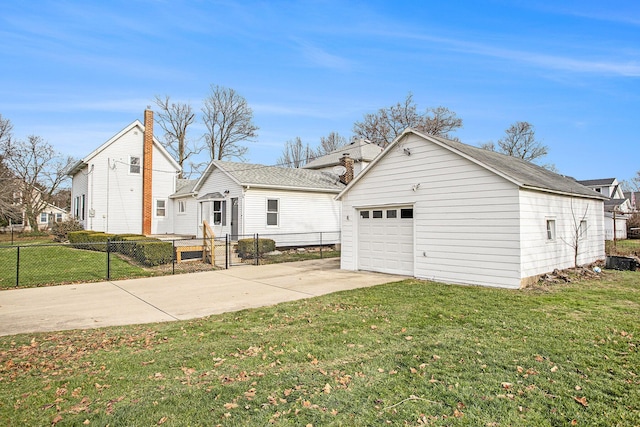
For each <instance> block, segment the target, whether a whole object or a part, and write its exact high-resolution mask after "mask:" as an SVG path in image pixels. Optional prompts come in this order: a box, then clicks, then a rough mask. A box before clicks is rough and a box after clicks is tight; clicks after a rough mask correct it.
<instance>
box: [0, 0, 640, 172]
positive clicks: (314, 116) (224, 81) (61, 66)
mask: <svg viewBox="0 0 640 427" xmlns="http://www.w3.org/2000/svg"><path fill="white" fill-rule="evenodd" d="M0 40H2V42H1V43H0V64H1V66H0V114H2V115H3V117H5V118H8V119H10V120H11V121H12V123H13V124H14V134H15V136H17V137H18V138H24V137H25V136H27V135H29V134H36V135H40V136H42V137H43V138H45V139H46V140H47V141H49V142H50V143H51V144H52V145H53V146H54V147H55V148H56V149H57V150H58V151H60V152H62V153H64V154H66V155H71V156H74V157H77V158H80V157H83V156H85V155H86V154H88V153H89V152H90V151H92V150H93V149H94V148H95V147H97V146H98V145H99V144H101V143H103V142H104V141H106V140H107V139H108V138H109V137H111V136H112V135H114V134H115V133H117V132H118V131H119V130H121V129H122V128H124V127H125V126H126V125H128V124H129V123H130V122H132V121H133V120H135V119H140V120H142V113H143V110H144V109H145V107H146V106H147V105H152V100H153V98H154V96H155V95H161V96H162V95H170V96H171V97H172V99H174V100H178V101H185V102H186V101H188V102H191V103H192V104H193V106H194V107H195V108H196V109H198V110H199V108H200V106H201V102H202V99H203V98H204V97H205V96H206V95H207V93H208V91H209V86H210V85H211V84H217V85H221V86H226V87H231V88H233V89H235V90H236V91H238V92H239V93H240V94H241V95H243V96H244V97H245V98H246V99H247V101H248V103H249V105H250V106H251V107H252V108H253V111H254V119H255V123H256V124H257V125H258V126H259V127H260V130H259V132H258V133H259V137H258V139H257V141H256V142H252V143H248V144H247V145H248V147H249V153H248V156H247V160H249V161H251V162H253V163H264V164H274V163H275V162H276V159H277V158H278V157H279V156H280V154H281V152H282V147H283V145H284V143H285V141H287V140H290V139H293V138H295V137H296V136H299V137H301V138H302V140H303V142H305V143H309V144H311V145H315V144H317V143H318V141H319V139H320V137H321V136H325V135H327V134H329V133H330V132H332V131H337V132H339V133H340V134H341V135H343V136H346V137H349V136H350V135H351V129H352V126H353V123H354V122H355V121H358V120H360V119H361V118H362V116H363V115H364V114H365V113H369V112H374V111H376V110H377V109H379V108H381V107H387V106H390V105H392V104H394V103H396V102H398V101H401V100H403V99H404V97H405V96H406V95H407V93H408V92H412V93H413V96H414V100H415V101H416V103H417V104H418V106H419V107H420V109H424V108H427V107H436V106H440V105H441V106H445V107H447V108H449V109H451V110H453V111H455V112H456V113H457V114H458V116H459V117H461V118H462V119H463V122H464V125H463V128H462V129H461V130H459V131H457V132H456V133H455V135H456V136H457V137H458V138H460V140H461V141H462V142H465V143H468V144H471V145H479V144H481V143H484V142H488V141H497V140H498V139H499V138H500V137H501V136H503V134H504V130H505V129H506V128H508V127H509V125H510V124H511V123H513V122H515V121H528V122H530V123H532V124H533V125H534V126H535V128H536V135H537V137H538V139H540V140H541V141H542V142H543V143H544V144H545V145H547V146H549V149H550V152H549V155H548V156H547V158H546V160H545V162H546V163H553V164H555V165H556V167H557V168H558V170H559V171H560V172H561V173H563V174H566V175H571V176H574V177H576V178H578V179H590V178H607V177H617V178H618V179H619V180H622V179H629V178H631V177H632V176H633V175H634V174H635V173H636V171H638V170H640V160H639V159H640V143H639V141H638V139H639V137H638V130H637V127H638V123H639V113H640V3H638V2H635V1H626V0H624V1H623V0H609V1H607V2H603V1H591V0H582V1H553V2H550V1H538V0H529V1H500V0H496V1H462V0H460V1H448V2H443V1H427V0H424V1H413V2H412V1H405V2H402V1H350V2H346V1H305V2H283V1H269V2H254V1H238V2H233V1H204V0H203V1H169V0H167V1H160V0H158V1H135V0H127V1H120V0H110V1H95V2H91V1H64V0H56V1H39V0H36V1H32V2H20V1H4V2H2V3H1V4H0ZM202 132H203V126H202V125H197V126H194V127H193V128H192V135H191V136H192V137H197V136H199V135H200V134H202Z"/></svg>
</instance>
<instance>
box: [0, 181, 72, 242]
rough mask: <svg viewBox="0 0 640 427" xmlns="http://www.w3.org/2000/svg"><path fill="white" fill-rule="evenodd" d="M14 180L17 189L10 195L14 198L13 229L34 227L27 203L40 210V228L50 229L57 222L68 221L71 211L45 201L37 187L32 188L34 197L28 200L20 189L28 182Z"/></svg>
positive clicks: (12, 202) (30, 228)
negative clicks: (31, 223)
mask: <svg viewBox="0 0 640 427" xmlns="http://www.w3.org/2000/svg"><path fill="white" fill-rule="evenodd" d="M12 182H13V184H12V185H13V188H14V189H15V190H14V191H9V192H8V195H9V196H11V197H12V198H13V200H11V202H10V205H11V211H12V213H11V217H12V218H10V220H11V221H10V223H11V228H13V230H20V231H31V230H32V227H31V225H30V224H29V219H28V215H27V208H26V206H25V203H28V204H29V205H30V209H34V210H35V211H36V212H39V213H38V214H37V215H36V221H37V228H38V230H48V229H49V228H51V227H52V226H53V224H54V223H55V222H62V221H66V220H67V219H68V218H69V213H68V212H67V211H66V209H64V208H60V207H58V206H56V205H54V204H52V203H48V202H45V201H44V199H43V197H42V192H41V191H40V190H39V189H37V188H33V189H32V194H33V197H31V198H29V199H28V200H27V201H25V200H23V198H24V197H25V193H24V191H23V190H20V189H21V188H22V189H24V188H25V187H26V184H24V182H22V181H20V180H19V179H13V180H12ZM7 229H9V227H4V229H3V230H5V231H6V230H7Z"/></svg>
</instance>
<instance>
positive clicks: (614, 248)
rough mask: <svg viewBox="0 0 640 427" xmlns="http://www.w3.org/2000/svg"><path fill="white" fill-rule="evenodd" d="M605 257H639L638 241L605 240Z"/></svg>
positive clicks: (639, 241)
mask: <svg viewBox="0 0 640 427" xmlns="http://www.w3.org/2000/svg"><path fill="white" fill-rule="evenodd" d="M605 247H606V252H607V255H621V256H629V255H636V256H639V255H640V239H628V240H617V241H615V242H614V241H612V240H607V241H606V242H605Z"/></svg>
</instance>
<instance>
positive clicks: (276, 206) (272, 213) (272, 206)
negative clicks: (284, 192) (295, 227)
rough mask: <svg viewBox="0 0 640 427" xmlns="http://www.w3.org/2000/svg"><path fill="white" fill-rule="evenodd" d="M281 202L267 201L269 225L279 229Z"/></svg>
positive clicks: (276, 200)
mask: <svg viewBox="0 0 640 427" xmlns="http://www.w3.org/2000/svg"><path fill="white" fill-rule="evenodd" d="M279 212H280V201H279V200H278V199H267V225H268V226H274V227H277V226H278V225H279V224H280V221H279V218H278V216H279Z"/></svg>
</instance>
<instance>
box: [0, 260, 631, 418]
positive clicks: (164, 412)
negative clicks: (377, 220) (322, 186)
mask: <svg viewBox="0 0 640 427" xmlns="http://www.w3.org/2000/svg"><path fill="white" fill-rule="evenodd" d="M601 277H602V278H601V279H596V280H592V281H588V282H585V281H578V280H576V281H574V282H572V283H570V284H565V285H557V286H554V287H545V288H537V289H530V290H522V291H510V290H500V289H489V288H480V287H471V286H466V287H465V286H452V285H442V284H437V283H430V282H421V281H416V280H406V281H402V282H397V283H392V284H388V285H382V286H377V287H374V288H368V289H360V290H355V291H349V292H341V293H337V294H332V295H327V296H323V297H319V298H312V299H308V300H304V301H297V302H291V303H284V304H279V305H277V306H274V307H270V308H262V309H252V310H245V311H241V312H238V313H229V314H226V315H220V316H212V317H209V318H205V319H201V320H195V321H188V322H174V323H165V324H152V325H144V326H134V327H119V328H106V329H100V330H90V331H72V332H61V333H54V334H29V335H21V336H13V337H3V338H0V420H11V422H10V423H9V424H10V425H49V424H52V423H53V424H57V425H65V426H71V425H73V426H75V425H96V426H104V425H111V426H120V425H141V426H142V425H144V426H151V425H165V426H187V425H191V426H199V425H207V426H209V425H224V426H267V425H274V426H306V425H313V426H327V425H328V426H332V425H336V426H338V425H342V426H345V425H346V426H374V425H396V426H403V425H411V426H417V425H435V426H564V425H578V426H634V425H635V426H637V425H640V368H639V367H640V355H639V353H638V346H640V330H639V329H640V328H639V326H638V325H639V324H638V312H639V310H640V273H635V272H606V273H603V275H602V276H601Z"/></svg>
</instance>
